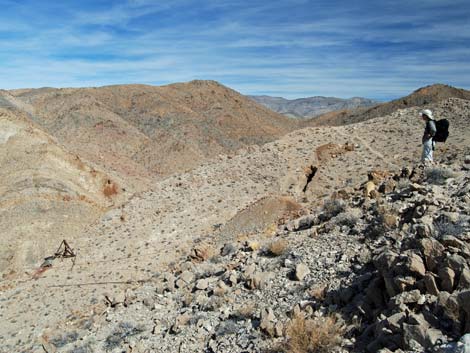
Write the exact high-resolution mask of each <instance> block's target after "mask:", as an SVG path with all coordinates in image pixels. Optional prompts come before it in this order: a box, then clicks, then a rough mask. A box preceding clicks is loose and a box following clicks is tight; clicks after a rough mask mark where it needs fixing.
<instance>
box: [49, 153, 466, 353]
mask: <svg viewBox="0 0 470 353" xmlns="http://www.w3.org/2000/svg"><path fill="white" fill-rule="evenodd" d="M451 161H452V162H453V164H452V165H451V166H446V167H434V168H430V169H421V168H419V167H417V168H404V169H403V170H402V171H401V172H400V173H398V174H393V173H391V172H389V171H374V172H372V173H370V174H369V178H368V179H367V178H364V180H365V182H364V186H363V187H362V188H360V187H358V188H356V189H350V190H349V191H346V190H343V191H342V192H340V193H338V192H336V193H334V194H332V195H331V196H332V198H331V199H329V200H327V201H326V202H325V203H324V204H323V206H321V207H319V208H316V209H314V210H312V211H311V213H309V214H306V215H304V216H302V217H300V218H297V219H294V220H291V221H289V222H286V223H282V222H281V224H280V225H279V226H278V227H277V228H275V229H273V231H274V232H273V234H260V233H258V234H256V235H254V236H253V237H251V238H249V239H238V240H237V239H231V240H230V241H229V242H226V243H221V244H220V245H219V246H214V247H208V246H207V245H206V246H201V245H197V246H195V247H194V248H193V249H192V250H191V251H190V252H189V253H188V256H187V258H186V259H183V260H181V261H178V262H176V263H174V264H173V265H172V266H171V268H170V269H169V270H167V271H163V272H160V273H155V274H154V276H153V277H152V278H151V279H149V280H147V281H145V282H144V283H143V284H142V286H139V287H136V288H134V289H127V290H125V291H118V292H117V293H116V292H115V293H113V294H108V295H105V296H104V297H103V298H102V302H101V308H100V309H99V310H101V311H102V312H103V314H102V315H103V316H104V317H103V318H99V317H93V318H92V320H93V323H89V324H87V325H89V326H88V327H87V326H85V327H84V326H82V325H74V326H72V327H69V328H67V329H65V330H64V331H59V330H57V331H55V332H54V333H53V334H52V335H51V336H48V339H47V341H44V345H45V346H46V347H48V349H56V348H57V347H59V350H60V351H73V350H74V349H75V350H79V349H82V350H85V351H86V350H90V351H93V352H118V351H122V349H124V348H126V347H129V349H131V350H132V351H137V352H145V351H148V350H150V351H167V352H180V351H185V352H265V351H266V350H271V351H276V352H315V351H322V352H350V351H353V352H377V351H379V350H380V349H385V350H386V351H390V352H391V351H398V350H400V349H401V350H402V351H407V352H424V351H434V352H457V351H458V350H457V349H459V347H462V346H463V344H462V343H460V342H458V340H459V339H460V337H461V336H463V335H464V333H466V332H468V330H469V326H468V325H469V324H470V307H469V303H470V301H469V299H470V249H469V247H468V243H469V241H470V214H469V211H470V209H469V206H468V205H469V201H470V199H469V191H470V189H469V188H470V183H469V182H470V173H469V170H470V156H467V157H466V159H465V161H464V162H461V161H459V160H455V159H451ZM454 168H455V169H454ZM462 168H463V170H462ZM367 180H368V181H367ZM467 338H468V337H467ZM462 352H464V351H462Z"/></svg>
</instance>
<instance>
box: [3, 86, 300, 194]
mask: <svg viewBox="0 0 470 353" xmlns="http://www.w3.org/2000/svg"><path fill="white" fill-rule="evenodd" d="M4 96H5V97H6V98H4V99H8V97H10V98H12V100H13V102H11V103H12V104H14V105H16V106H17V107H18V109H23V110H27V111H29V112H30V113H31V114H30V116H31V119H33V120H34V122H35V123H37V124H38V125H39V126H41V127H42V128H43V129H45V131H47V132H48V133H49V134H50V135H52V136H54V137H56V138H57V140H58V141H59V142H60V143H62V144H63V145H64V146H65V147H66V148H67V149H68V150H69V151H71V152H72V153H76V154H78V155H80V156H81V157H83V158H84V159H86V160H87V161H90V162H91V163H92V164H93V165H96V166H97V167H100V168H102V169H103V170H106V171H107V172H109V173H111V174H116V175H120V176H123V177H125V178H126V179H127V180H128V182H129V184H130V185H129V187H130V188H132V189H133V190H138V189H139V185H142V184H144V185H146V184H147V181H148V180H149V179H151V178H154V177H155V175H157V176H166V175H170V174H172V173H175V172H181V171H187V170H190V169H192V168H194V167H195V166H197V165H198V164H200V163H201V162H202V161H204V160H207V159H210V158H213V157H214V156H217V155H218V154H226V153H230V152H234V151H236V150H237V149H239V148H242V147H245V146H248V145H251V144H263V143H266V142H269V141H272V140H274V139H276V138H279V137H280V136H282V135H283V134H285V133H286V132H288V131H291V130H292V129H294V128H295V127H296V125H295V122H292V121H289V119H287V118H285V117H283V116H281V115H279V114H276V113H273V112H271V111H270V110H268V109H266V108H264V107H262V106H260V105H258V104H256V103H255V102H253V101H252V100H250V99H248V98H246V97H244V96H242V95H240V94H239V93H237V92H235V91H233V90H231V89H229V88H227V87H224V86H222V85H220V84H218V83H217V82H214V81H192V82H189V83H182V84H173V85H168V86H163V87H154V86H146V85H122V86H108V87H100V88H82V89H50V88H44V89H36V90H34V89H33V90H16V91H9V92H7V94H6V95H4Z"/></svg>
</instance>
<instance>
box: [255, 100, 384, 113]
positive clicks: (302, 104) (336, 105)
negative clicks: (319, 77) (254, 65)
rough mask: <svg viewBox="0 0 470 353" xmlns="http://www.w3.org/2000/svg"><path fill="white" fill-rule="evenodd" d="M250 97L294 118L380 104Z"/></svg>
mask: <svg viewBox="0 0 470 353" xmlns="http://www.w3.org/2000/svg"><path fill="white" fill-rule="evenodd" d="M249 97H250V98H251V99H253V100H255V101H256V102H258V103H260V104H262V105H264V106H265V107H267V108H269V109H271V110H273V111H275V112H277V113H280V114H284V115H287V116H289V117H293V118H312V117H315V116H318V115H321V114H325V113H328V112H331V111H337V110H345V109H354V108H359V107H370V106H372V105H376V104H378V102H377V101H374V100H372V99H368V98H361V97H353V98H349V99H342V98H335V97H319V96H318V97H309V98H299V99H292V100H289V99H285V98H282V97H270V96H249Z"/></svg>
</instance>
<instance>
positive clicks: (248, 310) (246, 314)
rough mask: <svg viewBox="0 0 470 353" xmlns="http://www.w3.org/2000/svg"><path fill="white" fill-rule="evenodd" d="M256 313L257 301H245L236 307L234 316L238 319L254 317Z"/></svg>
mask: <svg viewBox="0 0 470 353" xmlns="http://www.w3.org/2000/svg"><path fill="white" fill-rule="evenodd" d="M255 314H256V303H255V302H245V303H241V304H239V305H238V306H237V307H235V310H234V312H233V313H232V316H233V317H234V318H236V319H243V320H244V319H252V318H253V317H255Z"/></svg>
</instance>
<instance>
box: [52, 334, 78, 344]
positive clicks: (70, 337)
mask: <svg viewBox="0 0 470 353" xmlns="http://www.w3.org/2000/svg"><path fill="white" fill-rule="evenodd" d="M78 338H79V336H78V333H77V332H68V333H64V334H63V335H61V336H57V337H54V338H52V339H51V340H50V342H51V343H52V344H53V345H54V346H56V347H59V348H60V347H63V346H66V345H67V344H69V343H72V342H75V341H76V340H78Z"/></svg>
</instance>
